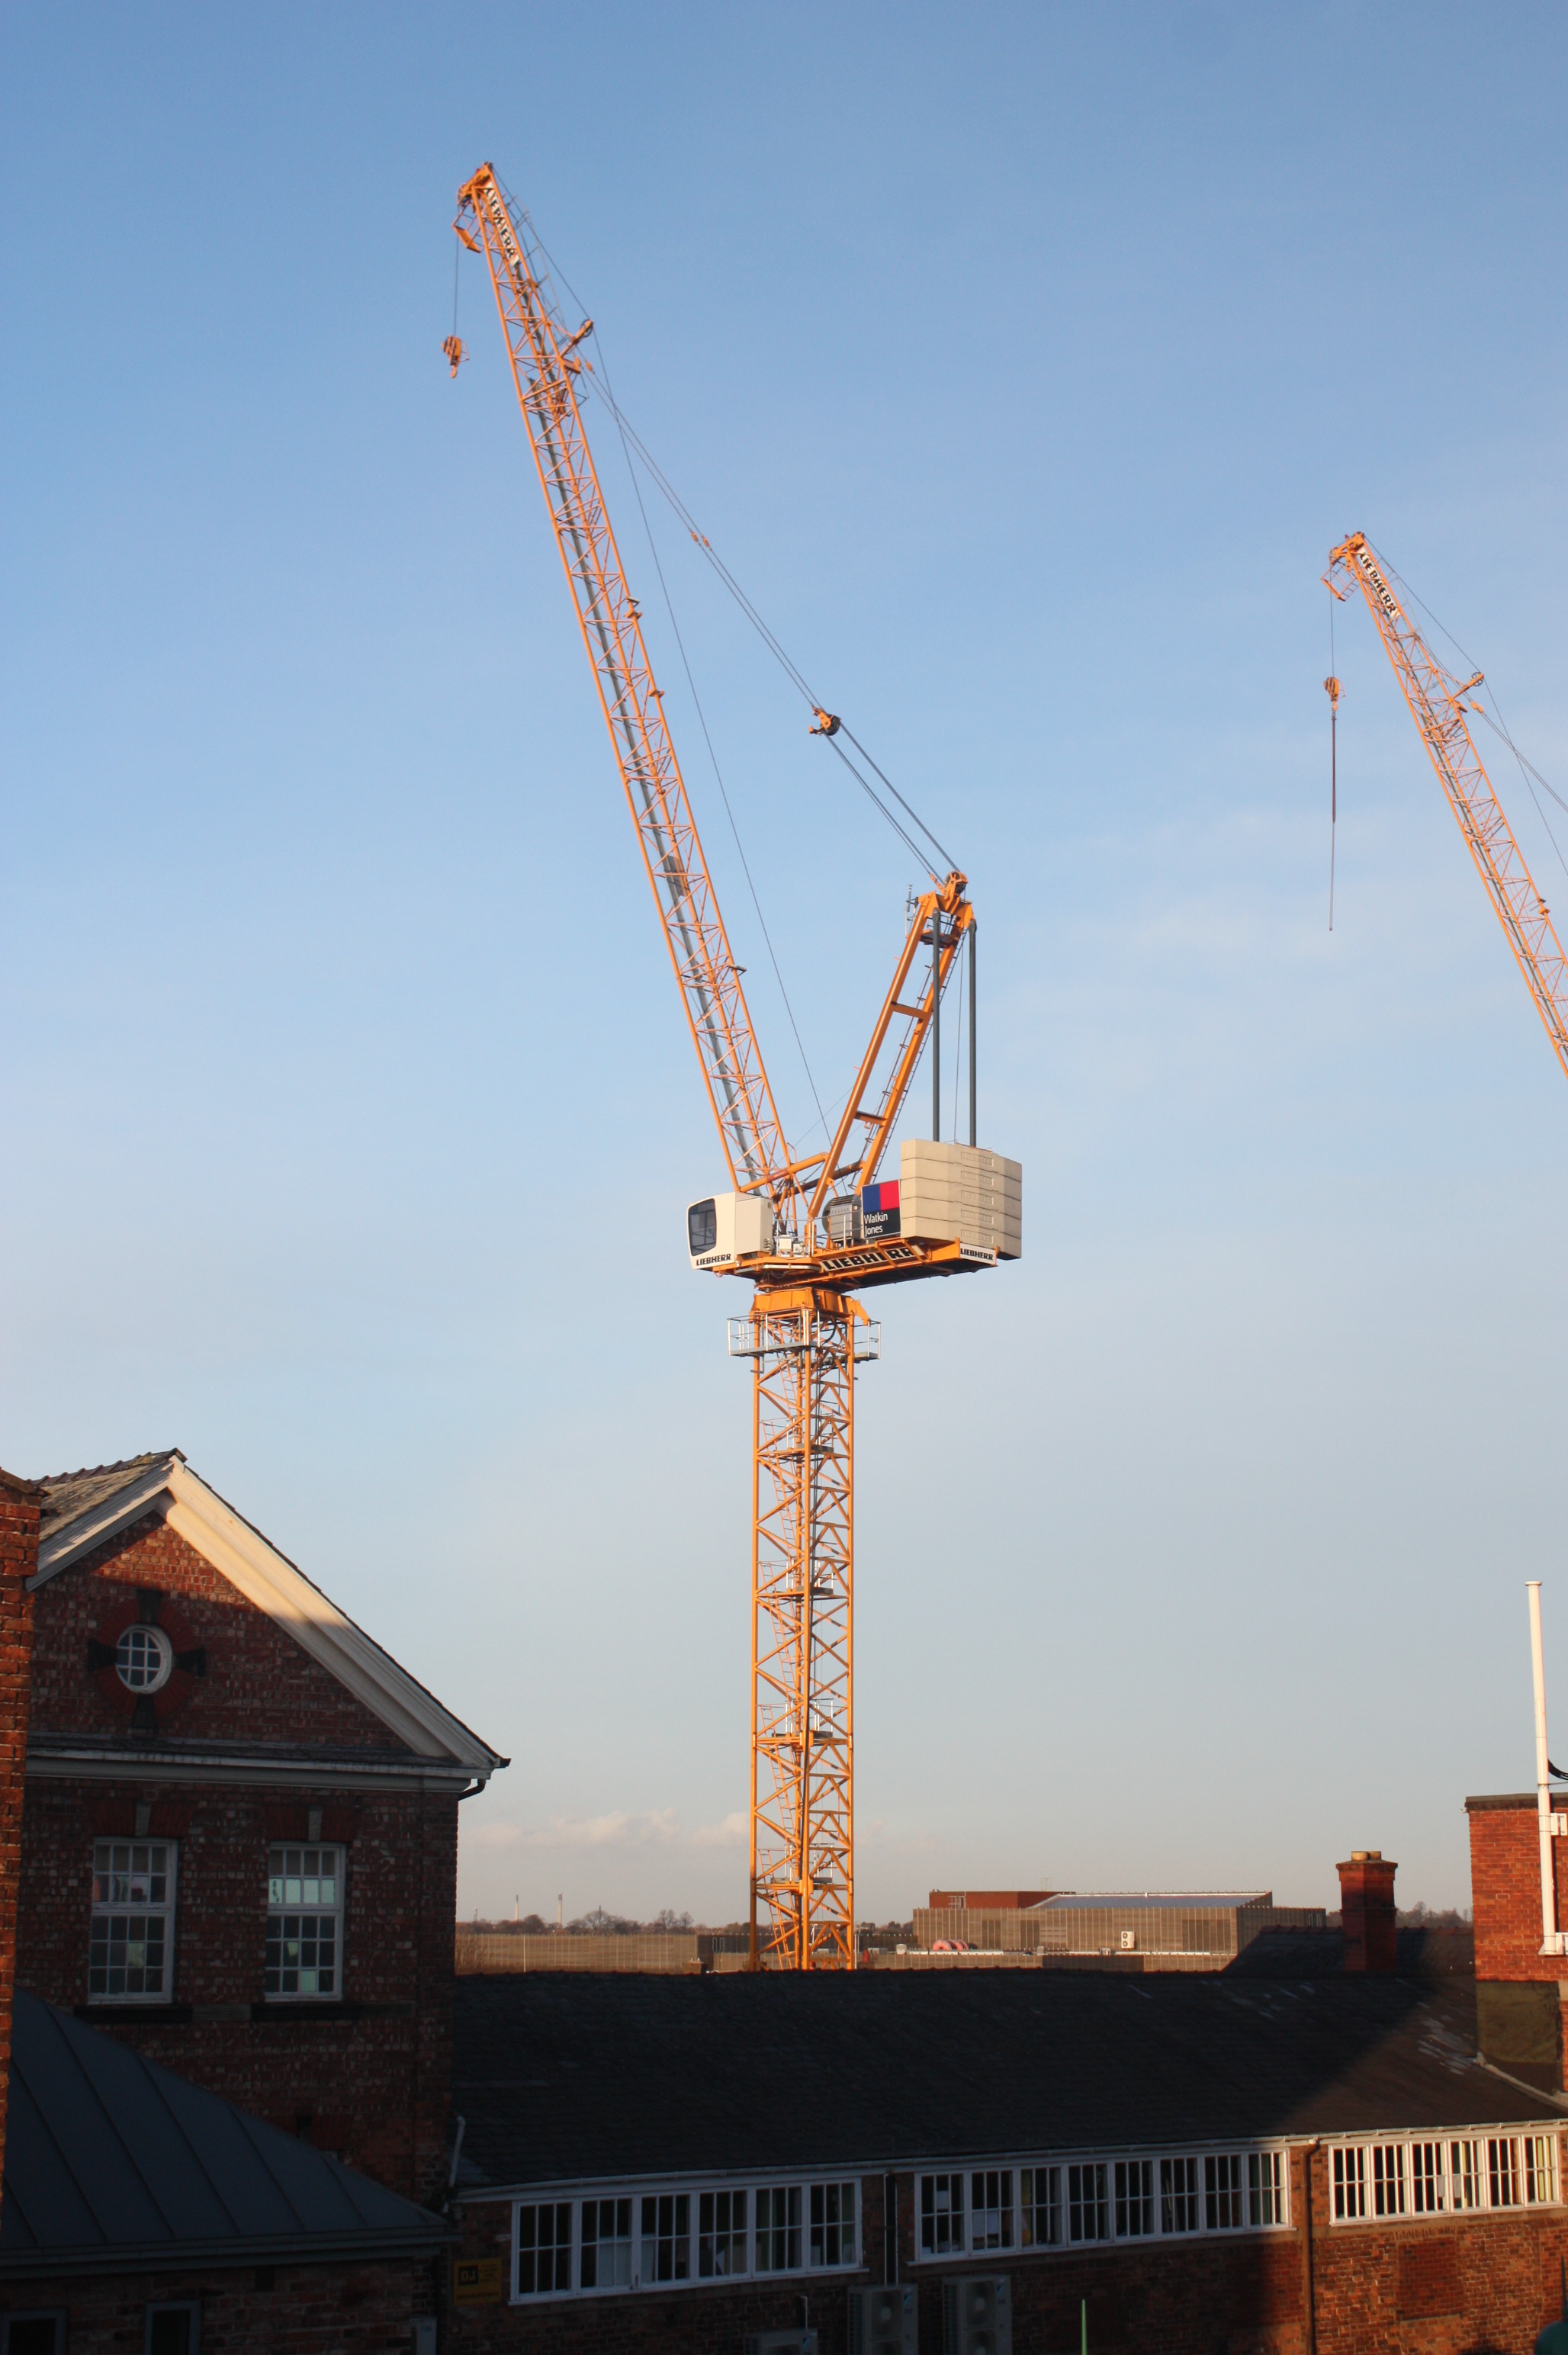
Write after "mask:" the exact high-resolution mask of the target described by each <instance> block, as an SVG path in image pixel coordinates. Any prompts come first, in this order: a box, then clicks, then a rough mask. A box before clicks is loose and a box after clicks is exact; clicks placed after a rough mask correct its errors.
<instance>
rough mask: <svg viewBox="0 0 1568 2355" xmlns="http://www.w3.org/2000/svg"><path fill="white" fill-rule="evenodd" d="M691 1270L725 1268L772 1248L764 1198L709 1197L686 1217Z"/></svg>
mask: <svg viewBox="0 0 1568 2355" xmlns="http://www.w3.org/2000/svg"><path fill="white" fill-rule="evenodd" d="M686 1247H687V1250H688V1252H689V1253H690V1256H691V1264H692V1266H693V1267H729V1266H731V1265H733V1263H734V1262H735V1261H736V1260H738V1259H752V1258H754V1257H755V1256H756V1254H757V1253H758V1252H771V1251H772V1249H773V1204H772V1203H771V1202H770V1201H769V1200H768V1199H767V1198H766V1196H765V1195H758V1194H709V1197H708V1199H707V1200H706V1201H703V1202H693V1203H692V1204H691V1206H690V1207H689V1209H688V1211H687V1214H686Z"/></svg>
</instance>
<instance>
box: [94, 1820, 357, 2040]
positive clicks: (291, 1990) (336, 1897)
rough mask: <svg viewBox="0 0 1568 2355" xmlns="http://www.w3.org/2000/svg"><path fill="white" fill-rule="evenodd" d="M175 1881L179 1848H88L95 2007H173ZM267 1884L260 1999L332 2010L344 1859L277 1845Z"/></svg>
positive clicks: (134, 1843) (106, 1844)
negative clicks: (316, 2004) (319, 2005)
mask: <svg viewBox="0 0 1568 2355" xmlns="http://www.w3.org/2000/svg"><path fill="white" fill-rule="evenodd" d="M260 1863H261V1859H260V1858H258V1866H260ZM178 1877H179V1850H178V1843H177V1842H176V1841H175V1840H96V1841H94V1843H93V1849H92V1910H91V1920H90V1923H89V1928H88V1954H87V1992H88V1998H89V2000H90V2001H91V2002H93V2003H167V2002H168V2001H169V2000H170V1999H171V1998H172V1996H173V1993H174V1964H175V1916H176V1887H177V1882H178ZM265 1881H266V1899H267V1913H266V1930H265V1933H264V1939H263V1947H262V1955H261V1973H262V1976H261V1988H262V1993H263V1994H264V1995H265V1996H266V1997H267V1998H269V2000H272V2001H277V2002H283V2003H287V2002H322V2001H325V2002H336V2000H337V1998H339V1996H340V1995H341V1993H342V1980H343V1914H344V1874H343V1850H342V1849H340V1848H324V1847H322V1846H320V1845H319V1844H315V1845H311V1846H306V1845H304V1844H301V1845H299V1846H294V1845H292V1844H288V1843H283V1842H280V1843H278V1844H276V1845H274V1846H272V1847H271V1848H269V1849H268V1850H267V1852H266V1872H265Z"/></svg>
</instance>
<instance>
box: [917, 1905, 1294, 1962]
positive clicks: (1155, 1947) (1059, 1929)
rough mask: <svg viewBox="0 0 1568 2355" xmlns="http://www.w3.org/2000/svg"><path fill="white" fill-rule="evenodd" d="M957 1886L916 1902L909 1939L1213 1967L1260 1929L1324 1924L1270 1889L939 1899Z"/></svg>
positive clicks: (930, 1948)
mask: <svg viewBox="0 0 1568 2355" xmlns="http://www.w3.org/2000/svg"><path fill="white" fill-rule="evenodd" d="M959 1893H960V1892H957V1891H943V1890H933V1891H932V1902H931V1904H930V1905H929V1906H922V1907H917V1909H916V1911H915V1914H914V1936H915V1944H916V1945H917V1946H918V1947H920V1948H921V1949H922V1950H923V1951H924V1952H926V1953H931V1952H939V1951H941V1950H942V1949H943V1948H944V1947H946V1948H949V1949H952V1948H968V1949H970V1950H972V1951H974V1952H976V1953H980V1954H985V1953H1004V1954H1006V1953H1016V1954H1019V1955H1036V1956H1038V1958H1039V1959H1040V1962H1041V1963H1042V1964H1044V1965H1047V1966H1050V1965H1052V1964H1066V1965H1069V1966H1070V1965H1071V1964H1072V1963H1073V1962H1074V1961H1076V1960H1081V1959H1082V1960H1089V1959H1091V1958H1092V1959H1093V1963H1094V1965H1095V1966H1096V1967H1103V1966H1104V1964H1105V1962H1106V1961H1107V1960H1110V1961H1112V1962H1113V1963H1116V1964H1118V1965H1119V1966H1120V1967H1122V1968H1124V1969H1128V1970H1139V1971H1214V1970H1222V1969H1223V1968H1224V1967H1225V1966H1226V1965H1227V1964H1228V1963H1232V1962H1233V1961H1234V1960H1235V1958H1236V1956H1237V1955H1239V1954H1240V1953H1241V1952H1242V1951H1243V1948H1244V1947H1246V1946H1249V1945H1251V1944H1252V1942H1253V1939H1254V1938H1257V1937H1261V1936H1262V1935H1263V1934H1264V1931H1270V1930H1309V1931H1310V1930H1322V1929H1323V1928H1324V1927H1325V1926H1326V1924H1327V1921H1328V1916H1327V1914H1326V1913H1325V1912H1324V1910H1323V1908H1322V1907H1321V1906H1317V1905H1276V1904H1275V1902H1274V1892H1273V1891H1272V1890H1267V1889H1253V1890H1235V1889H1221V1890H1144V1891H1136V1890H1126V1891H1110V1892H1107V1893H1104V1894H1100V1893H1095V1894H1083V1895H1079V1894H1076V1893H1074V1892H1073V1891H1059V1892H1057V1893H1055V1894H1050V1893H1047V1894H1043V1895H1040V1896H1036V1895H1035V1894H1034V1893H1033V1892H1032V1891H1019V1892H1017V1899H1016V1900H1015V1902H1011V1903H1009V1902H1008V1892H995V1893H993V1892H987V1893H986V1894H985V1895H983V1896H976V1895H973V1894H972V1895H969V1897H968V1900H967V1902H966V1903H963V1904H955V1903H948V1904H945V1905H941V1906H939V1905H938V1903H937V1902H936V1901H937V1900H938V1898H939V1897H952V1896H956V1895H958V1894H959ZM997 1896H1000V1899H1001V1902H999V1903H998V1902H997ZM1023 1900H1027V1902H1018V1901H1023Z"/></svg>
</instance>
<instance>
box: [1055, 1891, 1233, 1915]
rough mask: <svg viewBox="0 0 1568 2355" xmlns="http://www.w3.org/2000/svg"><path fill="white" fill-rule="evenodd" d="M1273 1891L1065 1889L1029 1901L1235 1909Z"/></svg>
mask: <svg viewBox="0 0 1568 2355" xmlns="http://www.w3.org/2000/svg"><path fill="white" fill-rule="evenodd" d="M1273 1903H1274V1891H1272V1890H1269V1889H1144V1890H1138V1889H1113V1890H1108V1891H1104V1892H1102V1891H1098V1890H1093V1891H1086V1892H1085V1893H1084V1894H1083V1895H1082V1896H1074V1895H1072V1894H1071V1893H1070V1892H1063V1894H1062V1895H1061V1896H1060V1897H1047V1898H1045V1899H1044V1900H1043V1901H1042V1902H1040V1904H1039V1905H1030V1906H1029V1907H1028V1908H1027V1911H1028V1912H1029V1913H1109V1912H1111V1911H1112V1910H1115V1912H1117V1913H1126V1912H1128V1911H1130V1909H1131V1908H1132V1907H1134V1906H1137V1907H1138V1908H1139V1909H1140V1910H1141V1911H1142V1912H1144V1913H1159V1912H1162V1911H1167V1912H1168V1911H1171V1910H1173V1909H1175V1908H1177V1907H1179V1908H1180V1910H1181V1911H1182V1912H1183V1913H1204V1912H1208V1913H1234V1912H1235V1911H1236V1909H1237V1907H1238V1906H1241V1905H1272V1904H1273Z"/></svg>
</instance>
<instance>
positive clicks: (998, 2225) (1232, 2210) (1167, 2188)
mask: <svg viewBox="0 0 1568 2355" xmlns="http://www.w3.org/2000/svg"><path fill="white" fill-rule="evenodd" d="M915 2216H916V2233H915V2255H916V2257H917V2258H919V2259H927V2260H929V2259H933V2258H943V2259H951V2258H953V2257H965V2256H975V2257H977V2256H989V2255H991V2254H993V2253H994V2252H997V2251H999V2250H1008V2249H1011V2250H1019V2249H1027V2250H1040V2249H1073V2248H1083V2247H1085V2246H1087V2245H1089V2244H1092V2243H1096V2242H1104V2241H1149V2240H1158V2239H1162V2238H1165V2237H1168V2236H1170V2235H1182V2236H1191V2235H1196V2234H1201V2233H1208V2232H1262V2231H1265V2230H1268V2229H1270V2228H1272V2227H1275V2226H1278V2225H1285V2224H1288V2223H1289V2222H1290V2169H1289V2166H1288V2164H1287V2159H1286V2154H1285V2151H1284V2150H1283V2149H1278V2150H1226V2151H1199V2152H1193V2151H1172V2152H1170V2153H1168V2155H1164V2156H1160V2157H1151V2158H1080V2159H1062V2160H1051V2162H1049V2163H1048V2164H1046V2165H1043V2166H1037V2167H986V2168H981V2167H976V2168H951V2169H945V2170H944V2171H943V2172H941V2173H938V2174H931V2175H919V2176H917V2177H916V2178H915Z"/></svg>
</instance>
